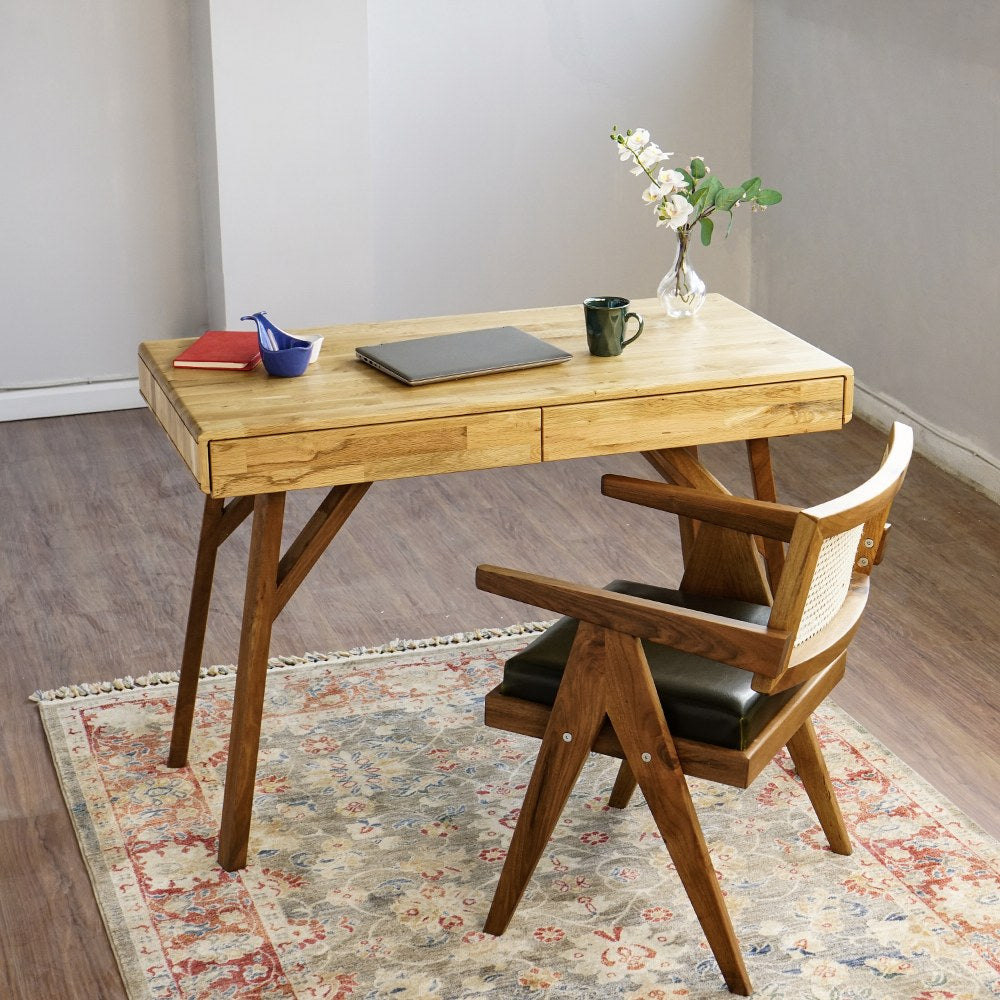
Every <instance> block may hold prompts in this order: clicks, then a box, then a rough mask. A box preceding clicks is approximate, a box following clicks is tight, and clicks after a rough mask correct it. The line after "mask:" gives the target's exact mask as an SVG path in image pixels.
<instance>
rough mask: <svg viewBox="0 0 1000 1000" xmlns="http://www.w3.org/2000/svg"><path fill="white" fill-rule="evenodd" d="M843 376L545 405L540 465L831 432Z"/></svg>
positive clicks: (839, 417) (839, 411)
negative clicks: (594, 456)
mask: <svg viewBox="0 0 1000 1000" xmlns="http://www.w3.org/2000/svg"><path fill="white" fill-rule="evenodd" d="M846 391H847V389H846V386H845V380H844V379H843V378H822V379H809V380H807V381H804V382H779V383H774V384H769V385H757V386H746V387H739V388H734V389H706V390H702V391H698V392H685V393H677V394H673V395H668V396H643V397H640V398H637V399H622V400H610V401H607V402H596V403H574V404H570V405H567V406H553V407H546V408H545V411H544V434H543V442H542V454H543V456H544V459H545V461H547V462H551V461H556V460H558V459H563V458H584V457H586V456H589V455H611V454H615V453H617V452H626V451H653V450H656V449H658V448H678V447H687V446H688V445H698V444H712V443H713V442H718V441H741V440H747V439H750V438H758V437H780V436H782V435H784V434H801V433H803V432H805V431H822V430H836V429H838V428H840V427H842V426H843V424H844V423H845V415H844V414H845V393H846Z"/></svg>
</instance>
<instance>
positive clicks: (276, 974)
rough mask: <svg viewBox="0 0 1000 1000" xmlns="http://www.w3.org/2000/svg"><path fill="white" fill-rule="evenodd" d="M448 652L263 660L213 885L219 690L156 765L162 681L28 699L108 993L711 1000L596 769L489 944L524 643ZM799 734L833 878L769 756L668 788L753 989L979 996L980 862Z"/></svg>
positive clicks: (520, 757) (987, 970)
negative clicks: (257, 720) (821, 793)
mask: <svg viewBox="0 0 1000 1000" xmlns="http://www.w3.org/2000/svg"><path fill="white" fill-rule="evenodd" d="M497 634H499V633H497ZM464 638H465V637H463V636H454V637H446V638H445V639H444V640H431V641H430V643H431V644H429V645H428V644H411V645H416V646H417V647H418V648H416V649H412V650H405V651H402V652H398V651H389V652H385V651H382V652H371V651H368V652H364V651H361V652H354V653H353V654H351V655H348V654H340V655H337V656H334V657H333V658H331V659H329V660H322V659H321V660H320V662H309V659H317V657H315V656H314V657H312V658H306V661H305V662H295V661H283V660H275V661H272V663H273V664H274V665H275V666H276V667H278V668H279V669H276V670H274V672H273V673H272V674H271V675H270V676H269V678H268V690H267V701H266V707H265V716H264V719H265V721H264V731H263V735H262V742H261V752H260V763H259V768H258V782H257V792H256V798H255V802H254V822H253V828H252V832H251V840H250V854H249V864H248V867H247V868H246V870H244V871H242V872H237V873H233V874H229V873H227V872H225V871H223V870H222V869H221V868H220V867H219V866H218V864H217V863H216V860H215V854H216V847H217V840H216V837H217V832H218V825H219V815H220V807H221V800H222V787H223V780H224V776H225V766H226V746H227V742H228V725H229V717H230V709H231V704H232V692H233V680H232V677H231V676H220V677H218V678H207V679H206V680H203V681H202V685H201V690H200V693H199V699H198V707H197V716H196V724H195V737H194V740H193V743H192V748H191V754H190V764H189V766H188V767H185V768H181V769H177V770H172V769H170V768H168V767H166V765H165V759H166V751H167V746H168V743H169V735H170V722H171V713H172V709H173V697H174V691H173V689H172V687H171V686H170V685H169V684H166V685H165V684H163V683H158V682H159V681H163V680H167V681H169V679H170V678H169V676H166V675H164V676H159V677H157V676H154V677H153V678H147V679H145V681H144V682H142V683H140V684H136V683H133V682H132V681H131V679H128V683H125V684H122V683H118V684H117V688H121V689H122V690H116V689H115V687H116V685H105V688H108V689H110V690H109V692H108V693H98V694H88V691H99V690H100V688H99V687H97V686H93V687H88V688H74V689H64V690H63V692H58V693H56V692H49V693H46V694H41V693H39V700H40V707H41V710H42V716H43V720H44V724H45V727H46V731H47V733H48V735H49V741H50V745H51V747H52V751H53V757H54V759H55V762H56V767H57V770H58V773H59V776H60V781H61V783H62V787H63V790H64V794H65V797H66V801H67V803H68V806H69V809H70V811H71V814H72V817H73V821H74V824H75V826H76V830H77V834H78V837H79V841H80V844H81V848H82V850H83V854H84V858H85V860H86V863H87V866H88V868H89V870H90V873H91V877H92V881H93V884H94V888H95V892H96V895H97V898H98V901H99V904H100V907H101V910H102V913H103V915H104V919H105V923H106V925H107V928H108V933H109V936H110V937H111V940H112V944H113V947H114V949H115V953H116V955H117V958H118V961H119V965H120V968H121V970H122V975H123V979H124V981H125V984H126V988H127V990H128V993H129V996H130V997H132V998H139V997H150V998H155V1000H166V998H183V1000H192V998H205V1000H222V998H232V1000H247V998H265V997H266V998H286V997H287V998H302V1000H304V998H322V1000H373V998H382V997H393V998H402V1000H406V998H418V997H420V998H424V997H438V998H447V1000H456V998H475V997H484V996H487V995H488V996H492V997H501V998H507V997H526V998H530V997H539V998H544V997H553V998H555V997H560V998H574V1000H576V998H590V997H593V998H601V1000H605V998H613V997H620V998H623V1000H672V998H677V997H684V998H688V1000H691V998H703V997H720V996H727V995H728V994H727V992H726V989H725V986H724V985H723V983H722V980H721V977H720V974H719V970H718V967H717V965H716V963H715V961H714V959H713V957H712V955H711V953H710V951H709V950H708V947H707V944H706V943H705V941H704V938H703V936H702V934H701V931H700V928H699V926H698V924H697V921H696V919H695V917H694V914H693V912H692V909H691V906H690V903H689V902H688V900H687V897H686V896H685V895H684V892H683V890H682V889H681V887H680V885H679V882H678V880H677V877H676V873H675V871H674V870H673V867H672V865H671V863H670V859H669V856H668V854H667V852H666V851H665V849H664V848H663V845H662V842H661V840H660V837H659V834H658V832H657V830H656V827H655V825H654V824H653V822H652V819H651V817H650V815H649V812H648V810H647V809H646V808H645V805H644V803H643V802H642V798H641V795H640V794H639V793H637V794H636V797H635V800H634V801H633V803H632V804H631V805H630V806H629V807H628V808H627V809H625V810H614V809H610V808H609V807H608V804H607V799H608V795H609V792H610V789H611V785H612V782H613V780H614V776H615V772H616V763H617V762H615V761H610V760H608V759H606V758H600V757H596V756H594V757H592V759H591V760H590V761H589V762H588V764H587V765H586V767H585V768H584V772H583V776H582V778H581V781H580V783H579V784H578V786H577V789H576V791H575V792H574V795H573V797H572V798H571V799H570V802H569V804H568V805H567V808H566V810H565V812H564V814H563V817H562V819H561V820H560V822H559V824H558V827H557V830H556V833H555V835H554V837H553V838H552V840H551V842H550V844H549V847H548V849H547V850H546V852H545V854H544V856H543V858H542V861H541V862H540V864H539V866H538V869H537V871H536V873H535V875H534V877H533V879H532V881H531V883H530V884H529V886H528V889H527V891H526V892H525V895H524V898H523V900H522V902H521V904H520V906H519V908H518V910H517V912H516V913H515V915H514V919H513V920H512V922H511V925H510V927H509V929H508V930H507V932H506V934H504V935H503V937H500V938H494V937H491V936H489V935H486V934H484V933H483V932H482V925H483V920H484V918H485V915H486V911H487V909H488V908H489V904H490V901H491V899H492V894H493V890H494V887H495V885H496V880H497V877H498V875H499V872H500V867H501V864H502V862H503V859H504V853H505V848H506V846H507V844H508V841H509V838H510V834H511V831H512V829H513V826H514V823H515V820H516V817H517V812H518V808H519V805H520V802H521V798H522V796H523V793H524V788H525V784H526V782H527V779H528V775H529V774H530V771H531V767H532V764H533V762H534V756H535V753H536V750H537V743H536V742H535V741H533V740H530V739H527V738H522V737H518V736H513V735H511V734H507V733H504V732H500V731H496V730H491V729H487V728H486V727H485V726H484V725H483V723H482V698H483V695H484V693H485V692H486V691H488V690H489V689H490V688H491V687H492V686H493V685H494V684H495V683H496V682H497V680H498V678H499V675H500V671H501V668H502V664H503V661H504V660H505V658H506V657H507V656H509V655H510V653H511V652H513V651H514V650H515V649H517V648H519V647H520V646H521V645H523V644H524V642H525V639H524V638H523V637H514V638H509V637H503V638H487V639H486V640H472V641H462V640H463V639H464ZM435 642H436V643H437V644H434V643H435ZM421 646H422V647H423V648H420V647H421ZM287 663H292V664H293V665H291V666H288V667H286V666H285V664H287ZM222 673H223V674H227V673H231V671H222ZM817 729H818V732H819V735H820V739H821V742H822V744H823V747H824V751H825V753H826V756H827V760H828V762H829V765H830V770H831V772H832V774H833V775H834V778H835V783H836V785H837V791H838V795H839V797H840V800H841V803H842V806H843V809H844V813H845V818H846V821H847V825H848V827H849V829H850V832H851V835H852V839H853V841H854V844H855V851H854V854H853V855H852V856H851V857H841V856H838V855H835V854H833V853H831V852H830V850H829V848H828V847H827V845H826V841H825V839H824V837H823V834H822V832H821V830H820V829H819V826H818V824H817V822H816V819H815V816H814V814H813V813H812V811H811V809H810V806H809V802H808V799H807V797H806V795H805V793H804V791H803V789H802V786H801V784H800V783H799V782H798V780H797V779H796V778H795V776H794V771H793V769H792V766H791V763H790V760H789V759H788V757H787V756H786V755H785V754H784V753H782V754H780V755H779V756H778V757H777V758H776V759H775V762H774V763H773V764H772V765H769V767H768V768H767V769H766V770H765V771H764V773H763V774H762V775H761V777H760V778H759V779H758V781H757V782H756V784H755V785H754V786H752V787H751V788H750V789H748V790H745V791H743V790H738V789H732V788H728V787H725V786H720V785H714V784H711V783H709V782H705V781H700V780H697V779H692V780H691V786H692V793H693V795H694V799H695V805H696V807H697V809H698V812H699V815H700V818H701V822H702V825H703V828H704V831H705V836H706V839H707V841H708V844H709V849H710V851H711V853H712V857H713V859H714V861H715V864H716V866H717V869H718V873H719V877H720V879H721V884H722V886H723V889H724V891H725V893H726V897H727V903H728V906H729V909H730V912H731V914H732V918H733V923H734V925H735V928H736V933H737V935H738V937H739V940H740V943H741V946H742V948H743V950H744V954H745V960H746V964H747V967H748V970H749V972H750V976H751V979H752V980H753V982H754V984H755V986H756V993H755V994H754V995H755V996H757V997H761V998H786V1000H797V998H815V1000H974V998H975V1000H982V998H984V997H997V996H1000V949H998V947H997V943H998V933H997V931H998V927H997V915H998V913H1000V876H998V851H997V845H996V842H995V841H993V840H992V839H990V838H988V837H987V836H986V835H985V834H983V833H982V832H981V831H980V830H979V829H978V828H977V827H976V826H975V825H974V824H972V823H971V821H969V820H968V819H966V818H965V817H963V816H962V815H961V814H960V813H959V812H958V811H957V810H955V809H954V807H952V806H951V805H949V804H948V803H947V802H946V801H945V800H944V799H943V798H942V797H941V796H940V795H939V794H938V793H937V792H935V791H934V790H933V789H931V788H930V787H929V786H928V785H927V784H926V783H924V782H923V781H922V780H921V779H919V778H918V777H917V776H916V775H914V774H913V773H912V772H911V771H909V770H908V769H907V768H906V767H905V766H904V765H903V764H901V762H900V761H898V760H897V759H895V758H894V757H893V756H892V755H891V754H890V753H889V752H888V751H887V750H886V749H885V748H884V747H883V746H881V745H880V744H879V743H878V742H877V741H876V740H874V739H873V738H872V737H871V736H870V735H868V734H867V733H865V732H864V731H863V730H861V729H860V728H859V727H858V726H857V725H856V724H855V723H854V722H853V721H852V720H850V719H849V718H848V717H846V716H845V715H844V714H843V713H842V712H840V711H839V710H838V709H836V708H835V707H833V706H831V705H827V706H826V707H825V708H824V709H823V710H822V712H821V713H820V715H819V716H818V718H817Z"/></svg>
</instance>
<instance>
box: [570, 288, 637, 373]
mask: <svg viewBox="0 0 1000 1000" xmlns="http://www.w3.org/2000/svg"><path fill="white" fill-rule="evenodd" d="M628 305H629V300H628V299H623V298H622V297H621V296H620V295H603V296H599V297H597V298H592V299H584V301H583V316H584V319H585V320H586V323H587V346H588V347H589V348H590V353H591V354H596V355H597V357H599V358H614V357H617V356H618V355H619V354H621V352H622V351H624V350H625V348H626V347H628V345H629V344H631V343H632V341H633V340H636V339H637V338H638V336H639V334H640V333H642V327H643V324H644V323H645V320H644V319H643V318H642V317H641V316H640V315H639V314H638V313H634V312H629V311H628ZM630 319H636V320H638V321H639V329H638V330H636V331H635V333H634V334H633V335H632V336H631V337H629V338H628V340H626V339H625V328H626V326H627V324H628V321H629V320H630Z"/></svg>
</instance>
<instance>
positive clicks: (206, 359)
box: [174, 330, 260, 372]
mask: <svg viewBox="0 0 1000 1000" xmlns="http://www.w3.org/2000/svg"><path fill="white" fill-rule="evenodd" d="M259 364H260V344H259V343H258V342H257V331H256V330H208V331H207V332H206V333H203V334H202V335H201V336H200V337H199V338H198V339H197V340H196V341H195V342H194V343H193V344H191V345H190V346H188V347H185V348H184V350H183V351H181V353H180V354H178V355H177V357H176V358H174V367H175V368H229V369H232V370H235V371H244V372H248V371H250V370H251V369H253V368H256V367H257V365H259Z"/></svg>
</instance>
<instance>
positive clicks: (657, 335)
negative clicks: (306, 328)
mask: <svg viewBox="0 0 1000 1000" xmlns="http://www.w3.org/2000/svg"><path fill="white" fill-rule="evenodd" d="M633 308H635V309H636V310H637V311H639V312H640V313H642V314H643V315H644V316H645V317H646V327H645V330H644V332H643V335H642V336H641V337H640V338H639V339H638V340H637V341H636V342H635V343H634V344H632V345H631V346H630V347H629V348H628V349H627V350H626V351H625V353H624V354H622V355H621V356H620V357H616V358H597V357H592V356H591V355H590V354H589V353H588V351H587V340H586V335H585V331H584V322H583V309H582V307H581V306H565V307H554V308H545V309H527V310H520V311H513V312H502V313H483V314H477V315H464V316H448V317H437V318H432V319H418V320H407V321H394V322H385V323H372V324H356V325H351V326H335V327H328V328H324V329H322V330H316V331H311V332H317V333H323V335H324V337H325V340H324V346H323V350H322V353H321V355H320V358H319V360H318V361H317V362H316V363H315V364H313V365H311V366H310V367H309V369H308V371H307V373H306V374H305V375H304V376H301V377H299V378H291V379H282V378H272V377H270V376H268V375H267V374H266V373H265V371H264V369H263V368H262V367H260V368H258V369H257V370H256V371H254V372H251V373H244V372H227V371H208V370H197V369H182V368H174V367H172V362H173V359H174V357H175V356H176V355H177V354H178V353H179V352H180V351H181V350H182V349H183V348H184V347H185V346H187V344H188V343H190V340H164V341H150V342H146V343H144V344H142V345H140V348H139V377H140V387H141V390H142V394H143V397H144V398H145V400H146V402H147V404H148V405H149V408H150V409H151V410H152V412H153V414H154V415H155V416H156V418H157V420H158V421H159V423H160V425H161V426H162V427H163V429H164V431H165V432H166V433H167V435H168V436H169V438H170V440H171V441H172V442H173V443H174V446H175V447H176V448H177V451H178V452H179V453H180V455H181V457H182V458H183V460H184V462H185V463H186V464H187V466H188V468H189V469H190V470H191V473H192V475H193V476H194V477H195V480H196V481H197V483H198V485H199V487H200V488H201V490H202V492H203V493H205V494H206V499H205V506H204V514H203V518H202V525H201V535H200V541H199V546H198V555H197V558H196V563H195V572H194V583H193V586H192V591H191V604H190V609H189V613H188V623H187V632H186V637H185V642H184V652H183V657H182V661H181V671H180V684H179V687H178V693H177V703H176V707H175V711H174V724H173V733H172V737H171V745H170V756H169V764H170V765H171V766H173V767H182V766H184V764H185V763H186V761H187V753H188V743H189V740H190V734H191V725H192V720H193V715H194V704H195V696H196V692H197V685H198V673H199V668H200V666H201V657H202V649H203V644H204V636H205V627H206V622H207V617H208V607H209V598H210V594H211V588H212V578H213V574H214V569H215V558H216V552H217V550H218V547H219V546H220V545H221V544H222V542H223V541H225V539H226V538H228V537H229V535H230V534H231V533H232V531H233V530H234V529H235V528H236V527H237V526H238V525H239V524H240V523H241V522H242V521H243V520H244V519H245V518H246V517H247V516H248V515H250V514H251V513H252V514H253V525H252V530H251V540H250V556H249V562H248V566H247V580H246V599H245V603H244V608H243V625H242V632H241V637H240V649H239V662H238V670H237V675H236V690H235V695H234V698H235V701H234V707H233V716H232V728H231V733H230V743H229V760H228V766H227V771H226V782H225V793H224V799H223V809H222V824H221V829H220V834H219V863H220V864H221V865H222V866H223V868H225V869H226V870H228V871H234V870H236V869H238V868H242V867H244V866H245V865H246V857H247V841H248V838H249V833H250V822H251V810H252V805H253V793H254V782H255V777H256V769H257V752H258V745H259V739H260V725H261V713H262V708H263V698H264V685H265V679H266V675H267V659H268V653H269V644H270V637H271V626H272V623H273V621H274V619H275V618H276V617H277V615H278V614H279V613H280V611H281V609H282V608H283V607H284V606H285V604H286V603H287V602H288V600H289V598H290V597H291V596H292V594H293V593H294V592H295V590H296V588H297V587H298V586H299V584H300V583H301V582H302V581H303V580H304V579H305V577H306V576H307V574H308V573H309V570H310V569H311V568H312V566H313V565H314V564H315V562H316V560H317V559H318V558H319V557H320V555H321V554H322V553H323V551H324V549H325V548H326V546H327V545H328V544H329V542H330V541H331V539H332V538H333V537H334V535H335V534H336V533H337V531H338V530H339V529H340V528H341V527H342V526H343V524H344V523H345V521H346V520H347V519H348V517H349V516H350V514H351V512H352V510H353V509H354V507H355V506H356V505H357V504H358V502H359V501H360V500H361V498H362V496H364V494H365V492H366V491H367V490H368V488H369V487H370V486H371V484H372V483H373V482H377V481H379V480H385V479H399V478H405V477H408V476H426V475H433V474H437V473H444V472H459V471H466V470H473V469H490V468H499V467H504V466H514V465H524V464H528V463H535V462H548V461H557V460H560V459H568V458H582V457H586V456H595V455H612V454H617V453H622V452H633V451H638V452H642V453H643V454H644V455H645V457H646V458H647V460H648V461H649V462H650V463H651V464H652V465H653V466H654V468H656V469H657V471H658V472H659V473H660V474H661V475H663V476H664V477H666V478H668V479H671V480H673V481H674V482H679V483H683V484H686V485H693V486H698V487H701V488H705V489H719V490H724V487H723V486H722V485H721V484H720V483H719V482H718V481H717V480H716V479H715V478H714V477H712V476H711V474H710V473H709V472H707V470H705V469H704V467H703V466H702V465H701V464H700V462H699V461H698V458H697V452H696V446H697V445H699V444H709V443H714V442H720V441H746V442H747V443H748V454H749V457H750V464H751V472H752V477H753V483H754V489H755V492H756V493H757V495H758V496H760V497H762V498H765V499H773V497H774V482H773V478H772V475H771V467H770V457H769V451H768V445H767V439H768V438H770V437H776V436H782V435H788V434H800V433H805V432H811V431H825V430H833V429H838V428H840V427H842V426H843V424H844V423H846V422H847V421H848V420H849V419H850V416H851V406H852V399H853V373H852V371H851V369H850V368H849V367H848V366H847V365H845V364H843V363H842V362H840V361H837V360H836V359H835V358H832V357H830V356H829V355H828V354H825V353H824V352H822V351H820V350H818V349H817V348H815V347H813V346H811V345H810V344H807V343H806V342H804V341H802V340H800V339H798V338H797V337H794V336H792V335H791V334H789V333H786V332H785V331H783V330H781V329H779V328H778V327H776V326H774V325H773V324H771V323H768V322H767V321H766V320H763V319H761V318H760V317H758V316H755V315H754V314H753V313H751V312H749V311H748V310H746V309H743V308H742V307H740V306H737V305H736V304H734V303H732V302H730V301H729V300H727V299H725V298H723V297H722V296H720V295H710V296H708V298H707V300H706V302H705V305H704V307H703V309H702V310H701V312H700V313H699V314H698V315H697V316H696V317H694V318H693V319H690V320H682V321H669V320H667V319H666V318H665V317H664V316H663V315H662V311H661V307H660V304H659V302H657V301H656V300H655V299H650V300H646V301H641V302H636V303H634V304H633ZM504 325H510V326H517V327H521V328H522V329H524V330H527V331H528V332H529V333H533V334H535V335H536V336H539V337H541V338H542V339H543V340H547V341H549V342H551V343H552V344H555V345H556V346H557V347H561V348H563V349H564V350H566V351H569V352H571V353H572V354H573V358H572V360H570V361H568V362H566V363H564V364H559V365H553V366H550V367H545V368H535V369H528V370H524V371H518V372H510V373H504V374H494V375H484V376H478V377H475V378H469V379H461V380H457V381H453V382H441V383H434V384H431V385H425V386H416V387H409V386H404V385H401V384H399V383H397V382H395V381H394V380H392V379H390V378H389V377H388V376H386V375H383V374H382V373H380V372H378V371H376V370H375V369H373V368H370V367H368V366H367V365H364V364H362V363H361V362H359V361H357V360H356V359H355V356H354V349H355V348H356V347H358V346H361V345H364V344H374V343H380V342H383V341H389V340H403V339H407V338H410V337H419V336H429V335H431V334H438V333H452V332H459V331H462V330H474V329H482V328H488V327H495V326H504ZM318 486H327V487H331V489H330V492H329V493H328V494H327V496H326V497H325V499H324V500H323V501H322V503H321V504H320V505H319V507H318V508H317V510H316V513H315V514H314V515H313V517H312V518H311V519H310V520H309V521H308V522H307V523H306V525H305V526H304V527H303V528H302V530H301V531H300V532H299V534H298V536H297V537H296V538H295V539H294V540H293V541H292V542H291V544H290V545H289V546H288V548H287V549H286V551H285V553H284V554H283V555H282V554H281V531H282V520H283V515H284V503H285V495H286V492H287V491H288V490H296V489H306V488H311V487H318ZM681 535H682V543H683V551H684V556H685V563H686V570H685V572H686V574H687V573H691V572H692V571H693V570H694V568H695V567H697V566H701V567H702V571H701V572H702V576H703V577H704V579H705V581H706V583H710V584H711V585H713V586H715V587H716V588H722V589H724V590H726V591H727V592H729V593H730V594H731V596H734V597H738V596H742V597H743V598H744V599H747V600H756V601H758V602H759V603H770V601H769V591H768V583H767V574H768V573H770V574H774V573H777V572H779V571H780V559H781V552H780V546H779V550H778V551H777V552H775V551H766V552H765V555H766V557H767V558H766V560H761V559H760V557H759V556H758V553H757V551H756V549H752V550H748V551H747V553H746V560H745V567H744V568H743V569H742V570H738V571H737V572H736V576H735V577H734V576H732V575H730V576H729V577H727V579H726V580H718V579H716V580H711V579H710V578H711V577H712V575H713V573H716V572H717V569H716V567H717V565H718V563H719V560H716V559H712V558H711V555H710V550H711V546H710V544H709V542H708V537H707V532H703V533H702V538H703V541H704V543H705V544H702V545H700V546H699V545H698V544H697V541H698V526H697V525H692V524H687V523H684V524H682V525H681ZM469 572H470V582H471V579H472V577H471V573H472V567H471V566H470V568H469Z"/></svg>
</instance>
